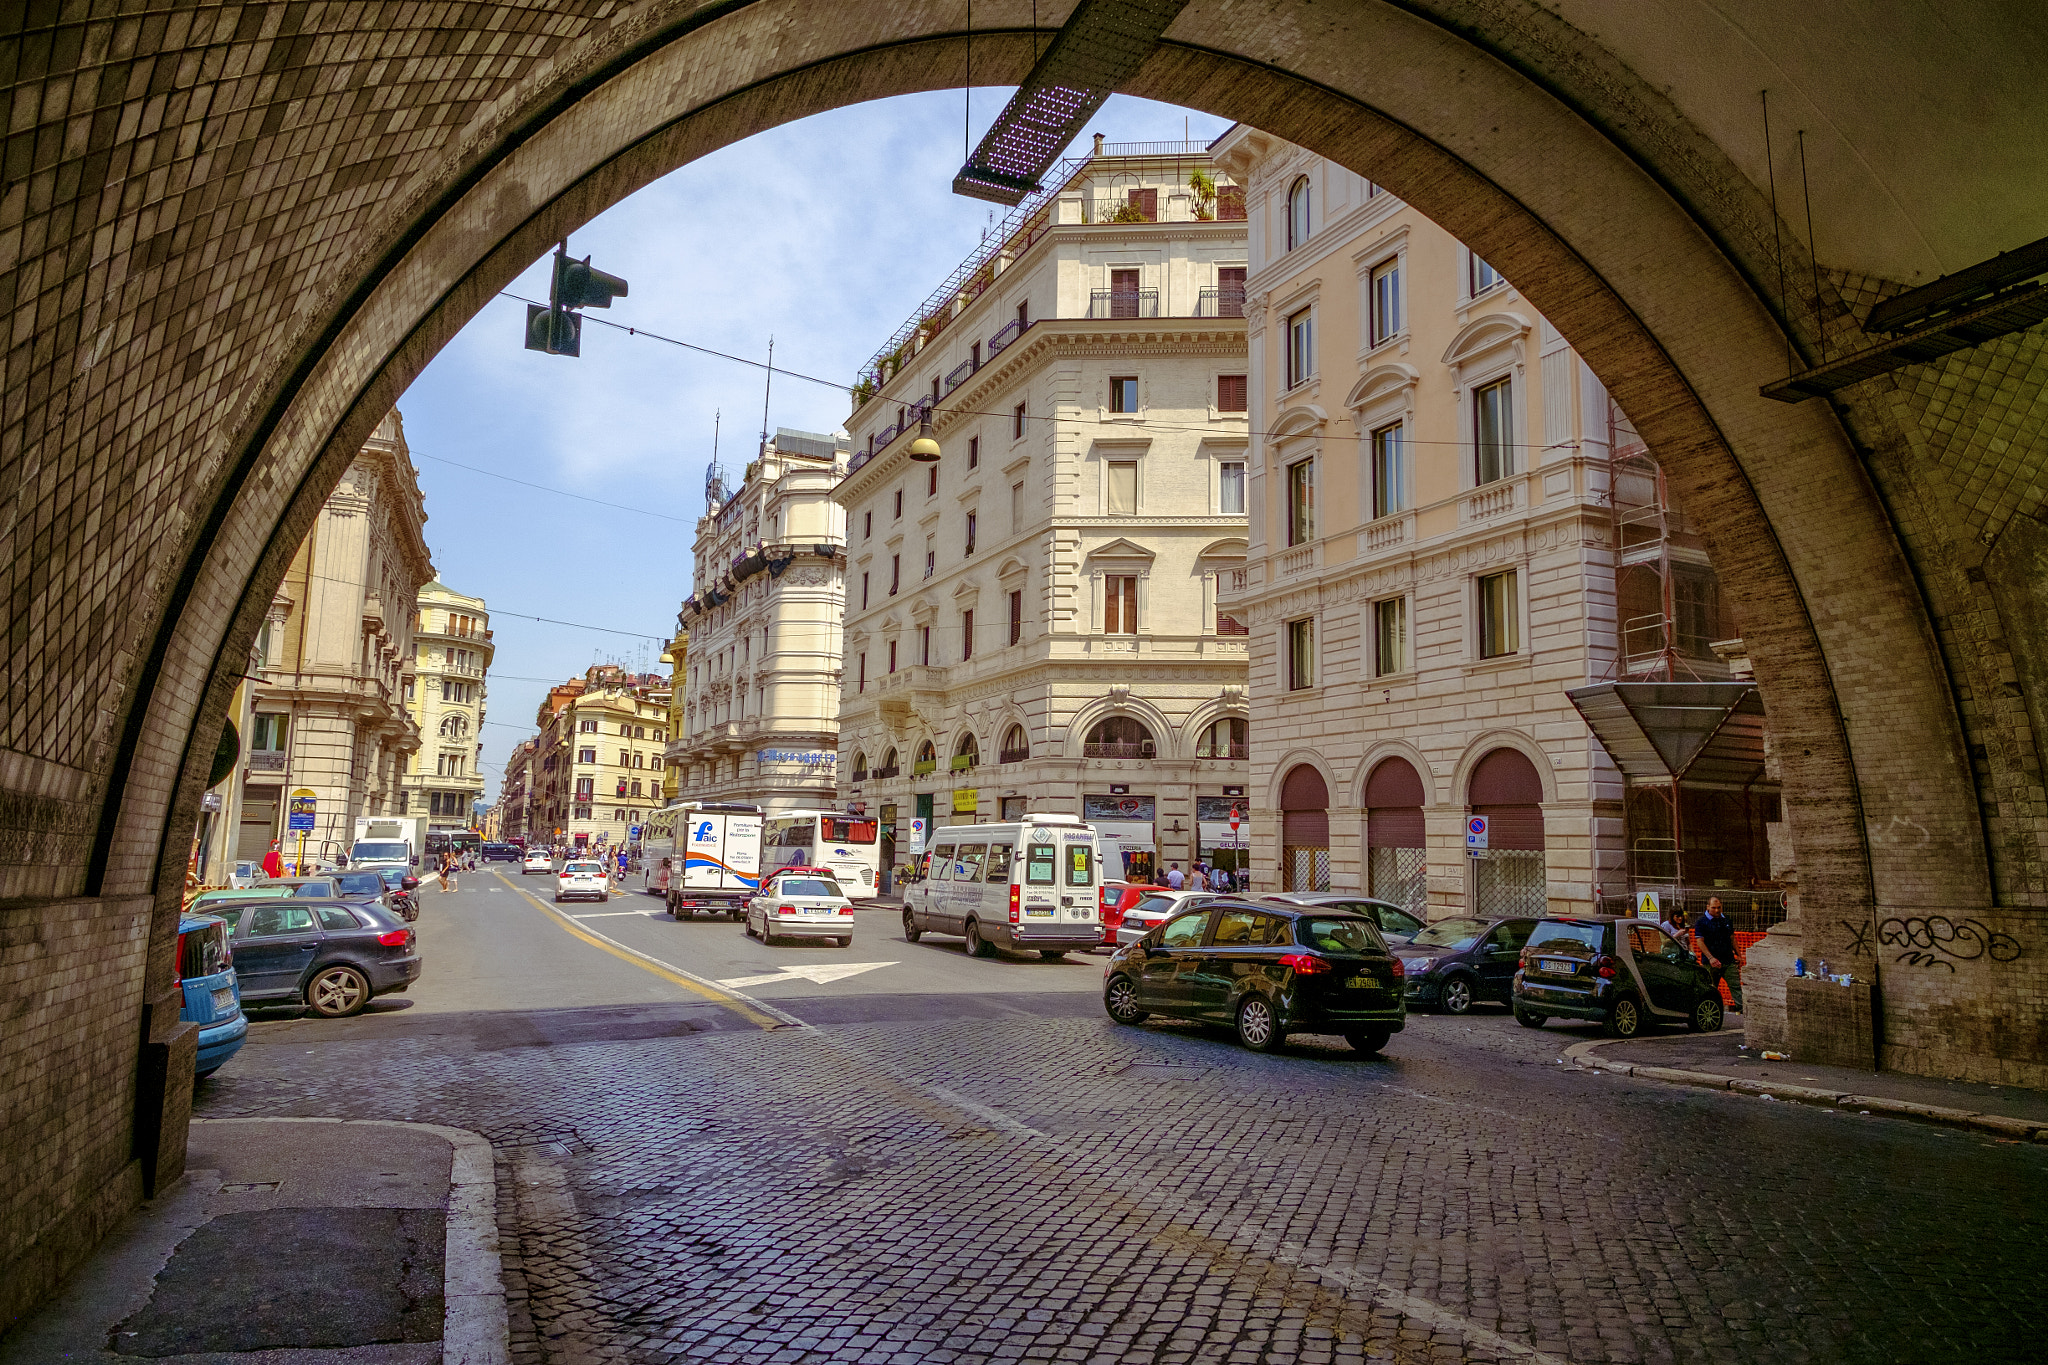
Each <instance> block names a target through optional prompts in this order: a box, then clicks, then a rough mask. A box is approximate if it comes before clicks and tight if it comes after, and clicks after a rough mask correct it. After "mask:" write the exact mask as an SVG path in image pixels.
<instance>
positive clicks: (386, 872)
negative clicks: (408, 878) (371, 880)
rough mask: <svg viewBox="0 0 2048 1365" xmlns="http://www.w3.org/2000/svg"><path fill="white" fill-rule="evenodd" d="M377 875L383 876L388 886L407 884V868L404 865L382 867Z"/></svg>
mask: <svg viewBox="0 0 2048 1365" xmlns="http://www.w3.org/2000/svg"><path fill="white" fill-rule="evenodd" d="M377 875H378V876H379V877H381V878H383V880H384V885H386V886H403V885H404V884H405V869H404V868H402V867H382V868H379V869H377Z"/></svg>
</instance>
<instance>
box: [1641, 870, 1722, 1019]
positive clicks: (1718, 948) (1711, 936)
mask: <svg viewBox="0 0 2048 1365" xmlns="http://www.w3.org/2000/svg"><path fill="white" fill-rule="evenodd" d="M1658 927H1659V928H1661V929H1662V930H1663V931H1664V932H1665V933H1667V934H1669V935H1671V937H1673V938H1675V939H1677V940H1678V941H1679V942H1680V943H1693V942H1694V941H1695V939H1697V948H1698V951H1699V954H1700V956H1701V957H1702V958H1704V959H1705V964H1704V965H1705V966H1706V968H1707V971H1708V972H1709V973H1711V974H1712V976H1713V978H1714V984H1715V985H1717V986H1718V985H1722V984H1725V985H1726V986H1727V987H1728V995H1729V998H1731V999H1732V1000H1734V1001H1735V1009H1736V1012H1737V1013H1740V1012H1741V1010H1742V957H1741V954H1740V952H1739V951H1738V950H1737V948H1736V946H1735V922H1734V921H1733V920H1731V919H1729V918H1728V914H1727V912H1726V911H1725V910H1723V909H1722V908H1721V898H1720V897H1719V896H1709V897H1708V898H1707V908H1706V910H1705V911H1703V912H1702V913H1701V914H1700V916H1699V918H1698V919H1695V920H1692V921H1690V922H1688V921H1687V919H1686V914H1685V907H1683V906H1681V905H1679V904H1678V903H1677V902H1676V901H1675V900H1674V901H1673V902H1672V905H1671V908H1670V909H1669V910H1667V911H1665V913H1664V919H1663V921H1662V922H1661V923H1660V924H1659V925H1658Z"/></svg>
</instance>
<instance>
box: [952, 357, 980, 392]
mask: <svg viewBox="0 0 2048 1365" xmlns="http://www.w3.org/2000/svg"><path fill="white" fill-rule="evenodd" d="M973 373H974V359H973V357H971V356H970V357H969V358H967V359H966V360H963V361H961V362H960V363H959V364H958V365H955V366H954V367H953V368H952V369H951V370H949V371H947V372H946V392H947V393H951V392H952V391H953V390H955V389H957V388H959V387H960V386H961V385H962V384H965V383H966V382H967V376H968V375H971V374H973Z"/></svg>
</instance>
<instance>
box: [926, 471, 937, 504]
mask: <svg viewBox="0 0 2048 1365" xmlns="http://www.w3.org/2000/svg"><path fill="white" fill-rule="evenodd" d="M925 474H926V475H927V476H928V477H927V478H926V479H925V484H924V495H925V496H926V497H928V498H929V497H932V496H934V495H936V494H937V493H938V491H939V467H938V466H937V465H933V466H932V467H931V468H930V469H927V470H926V471H925Z"/></svg>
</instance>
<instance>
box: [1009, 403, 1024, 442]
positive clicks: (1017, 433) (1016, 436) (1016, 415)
mask: <svg viewBox="0 0 2048 1365" xmlns="http://www.w3.org/2000/svg"><path fill="white" fill-rule="evenodd" d="M1010 439H1011V440H1013V441H1021V440H1023V439H1024V405H1023V404H1022V403H1019V404H1018V405H1017V406H1016V407H1014V408H1012V409H1010Z"/></svg>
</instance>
